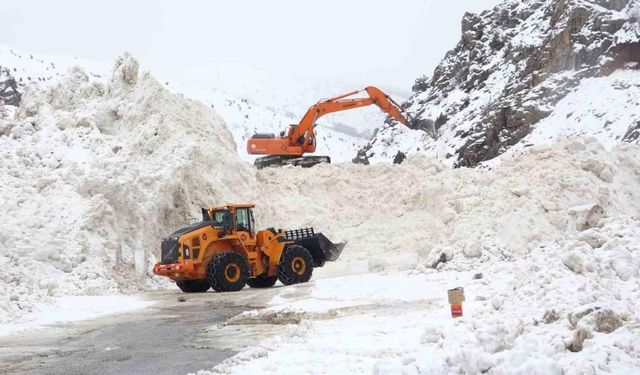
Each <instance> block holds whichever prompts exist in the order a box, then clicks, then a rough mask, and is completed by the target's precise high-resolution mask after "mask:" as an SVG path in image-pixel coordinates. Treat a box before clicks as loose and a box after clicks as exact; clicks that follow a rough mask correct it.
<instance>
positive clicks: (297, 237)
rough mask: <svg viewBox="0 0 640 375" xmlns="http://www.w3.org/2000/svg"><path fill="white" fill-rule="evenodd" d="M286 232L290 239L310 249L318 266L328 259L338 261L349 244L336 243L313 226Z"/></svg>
mask: <svg viewBox="0 0 640 375" xmlns="http://www.w3.org/2000/svg"><path fill="white" fill-rule="evenodd" d="M285 233H286V238H287V239H288V240H291V241H293V242H294V243H295V244H296V245H300V246H302V247H304V248H305V249H307V250H309V252H310V253H311V256H312V257H313V263H314V266H316V267H322V266H324V263H325V262H327V261H329V262H334V261H336V260H337V259H338V257H340V254H341V253H342V250H343V249H344V247H345V246H346V245H347V243H346V242H344V243H337V244H334V243H333V242H331V240H329V239H328V238H327V237H326V236H325V235H324V234H322V233H315V232H314V231H313V228H304V229H296V230H290V231H286V232H285Z"/></svg>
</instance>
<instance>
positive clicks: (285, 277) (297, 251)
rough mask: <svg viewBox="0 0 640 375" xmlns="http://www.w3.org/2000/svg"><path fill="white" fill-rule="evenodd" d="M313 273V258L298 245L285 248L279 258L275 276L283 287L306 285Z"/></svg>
mask: <svg viewBox="0 0 640 375" xmlns="http://www.w3.org/2000/svg"><path fill="white" fill-rule="evenodd" d="M312 273H313V257H311V254H310V253H309V250H307V249H305V248H304V247H302V246H300V245H291V246H289V247H287V248H286V249H285V250H284V251H283V252H282V256H281V257H280V264H278V268H277V275H278V280H280V282H281V283H283V284H284V285H292V284H298V283H306V282H307V281H309V279H311V274H312Z"/></svg>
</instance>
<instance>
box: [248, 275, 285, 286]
mask: <svg viewBox="0 0 640 375" xmlns="http://www.w3.org/2000/svg"><path fill="white" fill-rule="evenodd" d="M276 281H278V276H266V277H256V278H254V279H249V280H247V285H249V286H250V287H251V288H271V287H272V286H274V285H275V284H276Z"/></svg>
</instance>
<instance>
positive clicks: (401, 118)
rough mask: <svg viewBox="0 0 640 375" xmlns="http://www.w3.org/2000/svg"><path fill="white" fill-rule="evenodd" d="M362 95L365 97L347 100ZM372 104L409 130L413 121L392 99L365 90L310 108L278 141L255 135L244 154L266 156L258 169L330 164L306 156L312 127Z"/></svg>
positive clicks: (311, 146)
mask: <svg viewBox="0 0 640 375" xmlns="http://www.w3.org/2000/svg"><path fill="white" fill-rule="evenodd" d="M361 92H366V93H367V95H368V97H363V98H350V97H351V96H354V95H357V94H359V93H361ZM372 104H375V105H377V106H378V107H380V109H381V110H382V111H384V112H385V113H387V114H388V115H389V116H390V117H392V118H393V119H395V120H396V121H398V122H400V123H402V124H404V125H407V126H409V127H411V125H410V124H411V122H412V121H413V120H412V118H411V117H410V116H409V115H408V114H407V113H406V112H405V111H404V110H403V109H402V107H400V105H399V104H398V103H396V102H395V101H394V100H393V99H392V98H391V97H389V96H388V95H387V94H385V93H384V92H382V91H381V90H380V89H378V88H376V87H373V86H368V87H366V88H365V89H364V90H359V91H352V92H349V93H346V94H344V95H339V96H335V97H333V98H329V99H325V100H322V101H320V102H318V103H316V104H314V105H312V106H311V107H310V108H309V109H308V110H307V112H306V113H305V114H304V116H303V117H302V119H301V120H300V122H299V123H298V124H295V125H291V126H290V127H289V130H288V132H286V134H285V132H283V134H281V136H280V137H276V136H275V135H273V134H255V135H254V136H253V137H251V138H249V140H248V142H247V152H248V153H249V154H254V155H268V156H265V157H262V158H258V159H256V161H255V165H256V167H258V168H263V167H266V166H273V165H286V164H292V165H300V166H303V167H310V166H313V165H315V164H318V163H323V162H324V163H327V162H330V159H329V157H328V156H307V157H305V156H304V154H306V153H312V152H315V150H316V139H315V133H314V130H313V129H314V127H315V123H316V121H317V120H318V119H319V118H320V117H322V116H324V115H327V114H329V113H334V112H340V111H346V110H350V109H356V108H360V107H366V106H369V105H372Z"/></svg>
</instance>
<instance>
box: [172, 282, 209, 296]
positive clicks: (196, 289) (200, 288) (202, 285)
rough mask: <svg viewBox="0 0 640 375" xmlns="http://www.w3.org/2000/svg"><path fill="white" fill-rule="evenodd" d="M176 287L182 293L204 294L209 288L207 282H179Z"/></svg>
mask: <svg viewBox="0 0 640 375" xmlns="http://www.w3.org/2000/svg"><path fill="white" fill-rule="evenodd" d="M176 285H178V288H180V290H181V291H183V292H184V293H204V292H206V291H207V290H209V287H210V285H209V281H208V280H181V281H176Z"/></svg>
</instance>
